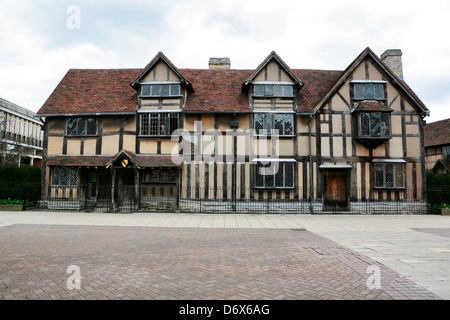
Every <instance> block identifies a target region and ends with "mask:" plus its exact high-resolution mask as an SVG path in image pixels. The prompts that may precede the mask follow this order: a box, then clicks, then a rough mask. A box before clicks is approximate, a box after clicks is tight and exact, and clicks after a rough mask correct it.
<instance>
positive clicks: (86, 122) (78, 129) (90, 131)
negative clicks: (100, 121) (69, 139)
mask: <svg viewBox="0 0 450 320" xmlns="http://www.w3.org/2000/svg"><path fill="white" fill-rule="evenodd" d="M66 134H67V135H68V136H95V135H97V119H95V118H69V119H68V120H67V128H66Z"/></svg>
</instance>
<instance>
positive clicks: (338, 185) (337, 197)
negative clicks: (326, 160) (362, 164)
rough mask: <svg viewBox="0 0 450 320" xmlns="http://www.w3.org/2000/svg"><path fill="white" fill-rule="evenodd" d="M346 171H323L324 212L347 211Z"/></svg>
mask: <svg viewBox="0 0 450 320" xmlns="http://www.w3.org/2000/svg"><path fill="white" fill-rule="evenodd" d="M348 191H349V190H348V170H338V169H333V170H324V171H323V209H324V211H330V210H331V211H346V210H348V209H349V193H348Z"/></svg>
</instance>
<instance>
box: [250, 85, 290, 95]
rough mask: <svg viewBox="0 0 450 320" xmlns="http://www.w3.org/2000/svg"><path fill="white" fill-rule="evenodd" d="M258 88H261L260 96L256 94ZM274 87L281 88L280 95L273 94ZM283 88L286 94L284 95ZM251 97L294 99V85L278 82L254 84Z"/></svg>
mask: <svg viewBox="0 0 450 320" xmlns="http://www.w3.org/2000/svg"><path fill="white" fill-rule="evenodd" d="M258 87H262V94H257V92H256V90H257V88H258ZM275 87H281V95H280V94H275V92H276V90H275ZM285 88H289V89H286V90H287V93H286V94H285ZM252 96H253V97H254V98H294V96H295V94H294V84H293V83H283V82H281V83H278V82H275V83H273V82H264V83H254V84H253V88H252Z"/></svg>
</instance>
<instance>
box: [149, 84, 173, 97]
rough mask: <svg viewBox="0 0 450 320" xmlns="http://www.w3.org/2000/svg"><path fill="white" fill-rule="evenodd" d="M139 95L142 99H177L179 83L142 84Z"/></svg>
mask: <svg viewBox="0 0 450 320" xmlns="http://www.w3.org/2000/svg"><path fill="white" fill-rule="evenodd" d="M141 94H142V96H143V97H177V96H180V95H181V86H180V84H179V83H169V84H163V83H155V84H143V85H142V92H141Z"/></svg>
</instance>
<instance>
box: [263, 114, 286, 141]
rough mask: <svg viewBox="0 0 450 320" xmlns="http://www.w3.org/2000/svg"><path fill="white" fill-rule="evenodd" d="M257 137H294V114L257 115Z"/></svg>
mask: <svg viewBox="0 0 450 320" xmlns="http://www.w3.org/2000/svg"><path fill="white" fill-rule="evenodd" d="M254 128H255V134H256V135H268V136H270V135H277V136H281V137H292V136H293V135H294V114H292V113H288V114H282V113H255V127H254Z"/></svg>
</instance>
